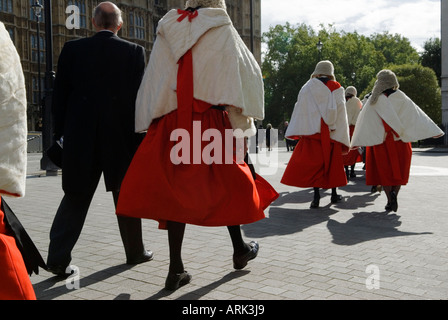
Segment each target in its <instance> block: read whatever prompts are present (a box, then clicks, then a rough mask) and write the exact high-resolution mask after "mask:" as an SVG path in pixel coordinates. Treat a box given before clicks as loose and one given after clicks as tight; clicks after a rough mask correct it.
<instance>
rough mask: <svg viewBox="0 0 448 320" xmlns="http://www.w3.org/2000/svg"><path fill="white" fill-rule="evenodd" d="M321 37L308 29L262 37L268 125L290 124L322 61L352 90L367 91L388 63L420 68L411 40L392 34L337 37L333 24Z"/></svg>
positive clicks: (275, 30)
mask: <svg viewBox="0 0 448 320" xmlns="http://www.w3.org/2000/svg"><path fill="white" fill-rule="evenodd" d="M320 28H321V30H320V31H319V32H316V31H314V30H313V29H312V28H311V27H309V26H307V25H305V24H298V25H295V26H293V25H291V24H289V23H286V24H285V25H277V26H275V27H271V28H270V29H269V31H268V32H266V33H264V34H263V42H264V44H265V45H266V47H267V50H266V52H265V54H264V59H263V63H262V70H263V76H264V82H265V100H266V121H267V122H270V123H272V124H274V126H280V125H281V124H282V123H283V122H284V121H285V120H289V118H290V116H291V114H292V111H293V109H294V105H295V103H296V101H297V95H298V93H299V91H300V89H301V87H302V86H303V85H304V84H305V83H306V82H307V81H308V80H309V79H310V76H311V74H312V72H313V71H314V68H315V66H316V64H317V62H318V60H319V51H318V49H317V47H316V45H317V43H318V41H319V40H320V41H321V42H322V43H323V45H324V46H323V49H322V52H321V58H322V60H330V61H331V62H332V63H333V64H334V66H335V76H336V79H337V81H338V82H340V83H341V85H342V86H343V87H347V86H350V85H354V86H355V87H356V88H357V89H358V92H363V91H365V90H366V88H367V87H368V86H369V84H370V83H371V81H372V79H374V78H375V77H376V74H377V73H378V72H379V71H380V70H382V69H384V68H385V67H386V66H388V65H390V64H416V63H418V59H419V56H418V53H417V51H416V50H415V49H414V48H413V47H412V46H411V44H410V42H409V40H407V39H406V38H403V37H401V36H399V35H390V34H388V33H384V34H375V35H373V36H371V37H366V36H363V35H360V34H358V33H357V32H353V33H346V32H343V31H342V32H338V31H336V30H335V28H334V27H333V26H332V25H329V26H328V27H325V26H323V25H321V26H320Z"/></svg>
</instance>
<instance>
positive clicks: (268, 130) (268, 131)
mask: <svg viewBox="0 0 448 320" xmlns="http://www.w3.org/2000/svg"><path fill="white" fill-rule="evenodd" d="M271 131H272V124H270V123H268V125H267V126H266V148H267V149H268V151H272V147H271Z"/></svg>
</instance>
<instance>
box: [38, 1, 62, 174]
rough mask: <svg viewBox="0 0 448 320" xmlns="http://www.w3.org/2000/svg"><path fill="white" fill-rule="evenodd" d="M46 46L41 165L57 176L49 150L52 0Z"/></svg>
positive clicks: (47, 8) (47, 14) (47, 4)
mask: <svg viewBox="0 0 448 320" xmlns="http://www.w3.org/2000/svg"><path fill="white" fill-rule="evenodd" d="M44 10H45V11H44V12H45V48H46V52H47V54H46V55H45V58H46V71H45V98H44V103H43V115H42V145H43V152H42V159H41V161H40V167H41V169H42V170H45V171H46V173H47V176H57V174H58V169H59V168H58V167H57V166H56V165H55V164H54V163H53V162H52V161H51V160H50V158H49V157H48V155H47V150H48V149H49V148H50V146H51V144H52V142H53V123H52V122H53V121H52V116H51V104H52V98H53V87H54V78H55V72H54V71H53V19H52V13H51V0H45V7H44Z"/></svg>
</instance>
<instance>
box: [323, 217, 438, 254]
mask: <svg viewBox="0 0 448 320" xmlns="http://www.w3.org/2000/svg"><path fill="white" fill-rule="evenodd" d="M399 219H400V216H398V215H396V214H387V213H385V212H382V213H381V212H358V213H354V214H353V218H351V219H350V220H348V221H347V222H345V223H341V222H338V221H335V220H333V219H329V220H328V223H327V228H328V230H329V231H330V233H331V235H332V236H333V241H332V242H333V243H334V244H338V245H342V246H352V245H356V244H359V243H362V242H366V241H371V240H377V239H384V238H391V237H403V236H416V235H426V234H432V233H431V232H422V233H418V232H404V231H400V230H398V229H397V228H398V227H399V226H400V225H401V221H399Z"/></svg>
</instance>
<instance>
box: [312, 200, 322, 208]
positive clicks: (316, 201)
mask: <svg viewBox="0 0 448 320" xmlns="http://www.w3.org/2000/svg"><path fill="white" fill-rule="evenodd" d="M319 204H320V199H314V200H313V202H311V205H310V209H317V208H319Z"/></svg>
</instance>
